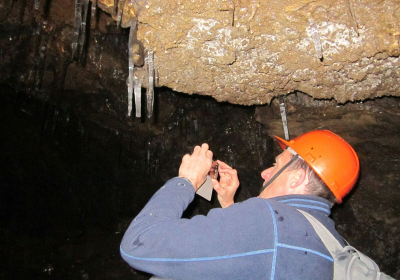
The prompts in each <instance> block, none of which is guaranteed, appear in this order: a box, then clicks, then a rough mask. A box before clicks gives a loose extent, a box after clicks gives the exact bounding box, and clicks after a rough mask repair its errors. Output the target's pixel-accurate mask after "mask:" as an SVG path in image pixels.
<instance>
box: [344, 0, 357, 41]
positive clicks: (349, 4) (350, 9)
mask: <svg viewBox="0 0 400 280" xmlns="http://www.w3.org/2000/svg"><path fill="white" fill-rule="evenodd" d="M346 7H347V13H348V14H349V17H350V21H351V24H352V26H353V29H354V32H356V34H357V36H359V35H360V33H359V32H358V24H357V20H356V16H355V12H354V9H353V3H352V2H351V0H346Z"/></svg>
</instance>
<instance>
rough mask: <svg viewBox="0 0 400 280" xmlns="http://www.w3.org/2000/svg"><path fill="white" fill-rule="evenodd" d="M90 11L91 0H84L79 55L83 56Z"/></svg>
mask: <svg viewBox="0 0 400 280" xmlns="http://www.w3.org/2000/svg"><path fill="white" fill-rule="evenodd" d="M88 12H89V0H82V15H81V34H80V37H79V56H82V53H83V50H84V46H85V40H86V28H87V26H86V23H87V15H88Z"/></svg>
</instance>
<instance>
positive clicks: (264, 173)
mask: <svg viewBox="0 0 400 280" xmlns="http://www.w3.org/2000/svg"><path fill="white" fill-rule="evenodd" d="M272 169H273V167H270V168H268V169H265V170H264V171H262V172H261V178H263V179H264V180H268V179H269V178H270V177H271V172H272Z"/></svg>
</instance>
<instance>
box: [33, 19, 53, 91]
mask: <svg viewBox="0 0 400 280" xmlns="http://www.w3.org/2000/svg"><path fill="white" fill-rule="evenodd" d="M53 28H54V26H53V25H51V24H49V23H48V22H47V21H44V22H43V24H42V35H41V40H40V45H39V50H38V53H37V55H36V58H35V81H34V89H35V91H39V90H40V89H41V85H42V80H43V75H44V70H45V65H46V54H47V48H48V46H49V45H51V40H52V38H53V36H52V33H51V32H52V31H53Z"/></svg>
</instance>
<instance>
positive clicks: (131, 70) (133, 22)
mask: <svg viewBox="0 0 400 280" xmlns="http://www.w3.org/2000/svg"><path fill="white" fill-rule="evenodd" d="M135 39H136V20H135V19H132V20H131V29H130V31H129V41H128V51H129V75H128V117H130V116H131V112H132V93H133V87H134V81H133V75H134V72H135V65H134V64H133V60H132V56H133V52H132V46H133V41H134V40H135Z"/></svg>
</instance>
